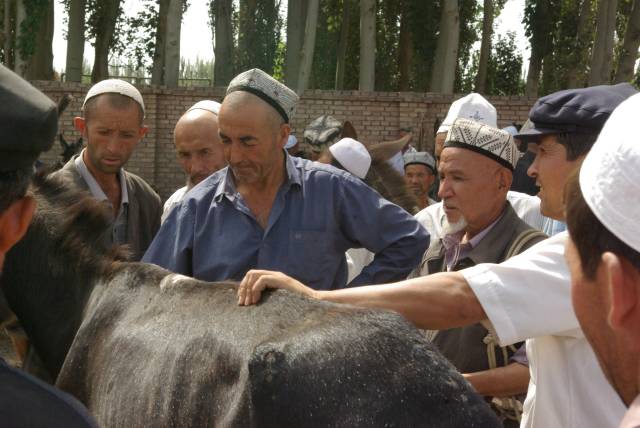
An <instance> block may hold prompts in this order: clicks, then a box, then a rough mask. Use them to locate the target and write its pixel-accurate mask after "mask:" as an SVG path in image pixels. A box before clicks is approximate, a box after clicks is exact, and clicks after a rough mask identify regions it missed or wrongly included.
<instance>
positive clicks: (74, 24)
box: [65, 0, 85, 82]
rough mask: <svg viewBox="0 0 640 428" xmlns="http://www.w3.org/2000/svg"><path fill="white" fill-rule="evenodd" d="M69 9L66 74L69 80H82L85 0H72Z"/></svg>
mask: <svg viewBox="0 0 640 428" xmlns="http://www.w3.org/2000/svg"><path fill="white" fill-rule="evenodd" d="M67 11H68V14H69V18H68V20H69V24H68V25H69V26H68V29H67V61H66V65H65V75H66V80H67V81H68V82H80V81H81V80H82V60H83V58H84V24H85V19H84V18H85V0H70V1H69V4H68V9H67Z"/></svg>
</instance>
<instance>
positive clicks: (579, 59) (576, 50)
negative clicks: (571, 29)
mask: <svg viewBox="0 0 640 428" xmlns="http://www.w3.org/2000/svg"><path fill="white" fill-rule="evenodd" d="M569 3H572V2H569ZM575 4H576V6H577V2H575ZM579 10H580V12H579V15H578V20H577V25H576V26H575V28H577V31H576V35H575V38H574V40H573V43H568V44H566V46H568V48H569V50H570V51H569V52H567V58H568V60H569V62H568V64H567V71H566V76H567V82H566V84H565V85H564V86H565V87H567V88H577V87H580V86H582V85H583V80H584V74H585V71H584V70H585V68H586V62H587V58H588V49H589V47H590V45H591V36H592V32H593V26H592V25H591V21H592V19H593V13H592V0H583V1H582V4H581V5H580V9H579ZM569 15H573V14H569Z"/></svg>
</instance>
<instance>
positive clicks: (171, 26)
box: [163, 0, 183, 88]
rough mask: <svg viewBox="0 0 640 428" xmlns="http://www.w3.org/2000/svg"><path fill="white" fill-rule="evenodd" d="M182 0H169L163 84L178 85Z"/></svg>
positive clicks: (175, 86) (171, 86)
mask: <svg viewBox="0 0 640 428" xmlns="http://www.w3.org/2000/svg"><path fill="white" fill-rule="evenodd" d="M182 2H183V0H170V1H169V9H168V14H167V36H166V39H165V40H166V42H165V53H164V82H163V83H164V84H165V85H167V86H168V87H170V88H177V87H178V78H179V77H180V27H181V26H182Z"/></svg>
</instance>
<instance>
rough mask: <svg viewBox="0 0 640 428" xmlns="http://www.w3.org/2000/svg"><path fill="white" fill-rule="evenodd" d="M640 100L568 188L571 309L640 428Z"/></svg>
mask: <svg viewBox="0 0 640 428" xmlns="http://www.w3.org/2000/svg"><path fill="white" fill-rule="evenodd" d="M639 109H640V95H634V96H632V97H631V98H629V99H628V100H627V101H625V102H623V103H622V104H621V105H620V106H619V107H618V108H617V109H616V110H615V111H614V112H613V114H612V115H611V118H610V119H609V120H608V121H607V123H606V125H605V126H604V129H603V130H602V132H601V133H600V135H599V137H598V140H597V142H596V143H595V144H594V146H593V149H591V151H590V152H589V154H588V155H587V157H586V159H585V161H584V163H583V164H582V167H581V170H580V175H579V180H578V177H577V176H573V177H572V179H570V181H569V184H568V185H567V190H566V194H565V195H566V197H567V199H568V202H567V224H568V227H569V234H570V239H568V240H567V242H566V252H565V256H566V258H567V262H568V264H569V269H570V271H571V288H572V298H573V307H574V309H575V312H576V316H577V317H578V321H580V325H581V326H582V329H583V330H584V333H585V335H586V336H587V339H588V340H589V343H590V344H591V346H592V347H593V349H594V350H595V352H596V355H597V356H598V360H599V362H600V366H601V367H602V370H603V371H604V373H605V375H606V377H607V379H608V380H609V382H610V383H611V385H612V386H613V387H614V388H615V389H616V391H617V393H618V395H619V396H620V398H622V400H623V401H624V403H625V404H626V405H627V406H630V409H629V411H628V412H627V414H626V415H625V417H624V419H623V421H622V423H621V424H620V427H621V428H635V427H638V426H640V327H639V326H640V222H638V218H640V204H639V203H638V201H640V168H638V166H639V165H640V144H638V138H637V136H636V135H635V127H636V125H635V121H636V120H637V115H638V111H639Z"/></svg>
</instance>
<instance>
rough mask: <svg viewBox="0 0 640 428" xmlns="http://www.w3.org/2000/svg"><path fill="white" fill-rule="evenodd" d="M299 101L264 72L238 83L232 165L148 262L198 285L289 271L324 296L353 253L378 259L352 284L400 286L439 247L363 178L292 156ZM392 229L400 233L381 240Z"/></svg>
mask: <svg viewBox="0 0 640 428" xmlns="http://www.w3.org/2000/svg"><path fill="white" fill-rule="evenodd" d="M297 102H298V97H297V95H296V94H295V92H293V91H292V90H291V89H289V88H287V87H286V86H285V85H283V84H281V83H280V82H278V81H277V80H275V79H273V78H272V77H271V76H269V75H268V74H266V73H264V72H263V71H261V70H257V69H253V70H249V71H247V72H244V73H242V74H240V75H238V76H237V77H235V78H234V79H233V80H232V81H231V83H230V84H229V87H228V89H227V95H226V97H225V98H224V101H223V102H222V107H221V108H220V114H219V117H218V124H219V129H220V131H219V133H220V137H221V139H222V144H223V146H224V148H223V151H224V154H225V158H226V160H227V162H228V165H229V166H228V167H227V168H224V169H222V170H220V171H218V172H216V173H215V174H213V175H211V176H210V177H208V178H206V179H205V180H203V181H202V182H201V183H200V184H199V185H198V186H196V187H194V188H193V189H192V190H191V191H190V192H189V193H188V194H187V196H186V197H185V199H183V201H182V202H181V204H180V205H179V206H178V207H177V208H176V209H174V210H173V211H172V212H171V214H170V215H169V216H168V217H167V219H166V220H165V222H164V223H163V225H162V227H161V229H160V231H159V232H158V235H157V236H156V238H155V239H154V241H153V243H152V244H151V246H150V247H149V250H148V251H147V253H146V254H145V256H144V258H143V260H144V261H146V262H151V263H155V264H158V265H160V266H162V267H165V268H167V269H169V270H171V271H173V272H177V273H183V274H186V275H190V276H193V277H195V278H198V279H203V280H208V281H215V280H226V279H236V280H240V279H242V277H243V276H244V275H245V273H246V272H247V271H248V270H249V269H254V268H260V269H279V270H282V271H284V272H287V273H288V274H290V275H292V276H294V277H296V278H299V279H301V280H303V281H305V282H307V283H308V284H310V285H311V286H312V287H314V288H316V289H320V290H330V289H336V288H343V287H345V286H346V285H347V262H346V259H345V251H346V250H348V249H349V248H361V247H364V248H367V249H368V250H369V251H371V252H373V253H375V254H376V256H375V258H374V260H373V262H372V263H370V264H369V265H368V266H366V267H365V268H364V269H363V271H362V272H361V273H360V275H358V276H357V277H356V278H355V279H353V281H352V282H351V283H350V285H358V284H369V283H382V282H387V281H393V280H398V279H401V278H403V277H406V275H407V274H408V273H409V272H410V271H411V269H413V267H415V266H416V265H417V263H418V261H419V258H420V255H421V254H422V253H423V252H424V250H425V249H426V247H427V245H428V242H429V239H428V236H427V234H426V232H425V231H424V229H423V228H422V227H421V226H420V225H419V224H418V222H417V221H416V220H415V219H414V218H413V217H412V216H411V215H409V214H408V213H407V212H405V211H404V210H403V209H402V208H400V207H398V206H397V205H394V204H392V203H390V202H388V201H386V200H385V199H383V198H382V197H381V196H380V195H379V194H378V193H376V192H375V191H374V190H372V189H371V188H370V187H369V186H367V185H366V184H365V183H363V182H362V181H361V180H360V179H358V178H356V177H354V176H352V175H351V174H349V173H347V172H346V171H342V170H338V169H337V168H334V167H331V166H329V165H320V164H318V163H315V162H311V161H308V160H305V159H301V158H297V157H292V156H289V154H288V153H287V152H286V151H285V150H284V146H285V144H286V142H287V139H288V137H289V133H290V129H291V128H290V125H289V121H290V119H291V117H292V115H293V114H294V110H295V107H296V104H297ZM385 225H393V227H389V228H387V229H385V233H380V232H379V231H380V230H381V229H384V228H385Z"/></svg>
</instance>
